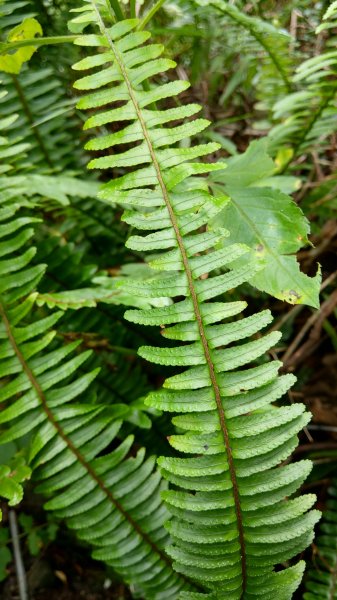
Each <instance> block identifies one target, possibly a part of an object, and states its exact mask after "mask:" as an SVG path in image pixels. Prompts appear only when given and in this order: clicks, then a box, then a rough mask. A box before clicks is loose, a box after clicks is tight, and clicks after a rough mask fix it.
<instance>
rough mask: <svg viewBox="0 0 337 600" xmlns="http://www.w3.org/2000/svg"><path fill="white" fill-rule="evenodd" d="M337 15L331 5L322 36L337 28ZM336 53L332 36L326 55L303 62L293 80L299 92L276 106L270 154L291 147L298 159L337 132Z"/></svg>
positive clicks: (328, 42)
mask: <svg viewBox="0 0 337 600" xmlns="http://www.w3.org/2000/svg"><path fill="white" fill-rule="evenodd" d="M336 13H337V11H336V7H335V8H334V7H333V5H331V7H330V9H328V11H327V12H326V14H325V15H324V17H323V22H322V24H321V25H320V26H319V27H318V28H317V31H316V33H317V34H319V33H321V32H322V31H324V30H330V29H333V27H336V24H337V14H336ZM336 73H337V51H336V37H335V36H334V35H333V34H332V35H331V36H330V37H329V38H328V40H327V43H326V48H325V51H324V52H322V53H320V54H318V55H317V56H313V57H312V58H309V59H307V60H305V61H304V62H302V64H301V65H300V66H299V67H298V68H297V70H296V72H295V75H294V76H293V82H294V84H295V85H296V87H297V91H295V92H293V93H292V94H288V95H287V96H285V98H283V99H281V100H279V101H278V102H276V104H275V106H274V109H273V116H274V119H275V120H276V122H277V124H276V125H275V126H274V127H273V128H272V129H271V131H270V133H269V139H270V145H269V147H270V150H271V151H274V152H276V151H277V150H278V149H279V148H280V146H288V147H290V148H291V150H292V156H294V157H295V158H296V156H299V155H300V154H301V153H303V152H304V153H306V152H308V151H309V150H310V149H312V148H315V149H316V150H318V151H321V150H322V147H323V146H322V142H323V141H324V140H325V139H326V138H327V137H328V136H329V135H332V134H333V133H334V132H335V130H336V110H337V83H336V81H337V79H336Z"/></svg>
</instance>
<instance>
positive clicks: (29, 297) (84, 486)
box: [0, 202, 190, 599]
mask: <svg viewBox="0 0 337 600" xmlns="http://www.w3.org/2000/svg"><path fill="white" fill-rule="evenodd" d="M17 211H18V206H15V205H14V206H13V203H12V202H9V203H8V205H7V206H6V205H5V206H3V208H1V209H0V273H1V275H2V277H1V282H0V315H1V323H0V357H1V361H0V371H1V376H2V380H3V383H2V387H1V390H0V401H1V406H2V410H1V414H0V443H1V444H4V443H7V442H8V441H12V440H16V439H18V438H21V437H22V436H24V435H29V437H30V447H29V452H28V454H29V466H30V467H31V468H32V470H33V480H34V481H35V482H38V486H37V488H36V489H37V491H38V492H41V493H43V494H45V495H46V496H47V497H48V498H49V499H48V501H47V503H46V505H45V507H46V509H47V510H51V511H53V512H54V514H55V515H56V516H57V517H59V518H62V519H65V520H66V522H67V524H68V525H69V526H70V527H71V528H73V529H75V530H76V532H77V535H78V536H79V537H80V538H81V539H82V540H84V541H87V542H89V543H90V544H91V545H93V546H94V548H95V550H94V553H93V555H94V557H95V558H97V559H99V560H104V561H105V562H106V563H107V564H109V565H111V566H113V568H114V569H115V570H116V571H117V572H118V573H120V575H121V576H122V577H123V578H124V579H125V581H127V582H128V583H130V584H132V585H133V586H134V587H135V588H137V589H138V590H139V591H140V593H141V594H142V596H143V597H145V598H149V599H157V598H158V599H159V598H168V599H169V598H172V599H173V598H176V597H177V595H178V593H179V590H180V589H184V588H185V589H188V588H189V587H190V586H189V585H187V584H186V581H185V579H184V578H183V577H181V576H179V575H177V574H176V573H174V571H173V570H172V566H171V562H170V559H169V558H168V557H167V556H166V555H165V553H164V550H163V547H164V545H165V542H166V540H167V532H166V531H165V529H164V528H163V522H164V521H165V520H166V519H167V512H166V509H165V508H164V506H163V504H162V502H161V499H160V491H161V490H162V489H165V484H163V482H162V480H161V477H160V474H159V473H158V472H156V471H154V463H155V459H154V457H150V458H148V457H146V456H145V451H144V449H143V448H141V449H140V450H139V451H138V452H137V454H136V455H135V456H133V448H132V445H133V436H132V435H129V436H127V438H126V439H124V440H123V441H122V440H120V439H119V437H118V432H119V430H120V428H121V425H122V423H123V419H124V418H125V417H127V415H128V414H129V408H128V407H127V406H126V405H125V404H118V403H117V404H115V405H110V406H109V405H108V406H106V405H102V404H101V403H99V402H96V401H95V397H94V390H93V388H92V387H91V383H92V381H93V380H94V378H95V377H96V375H97V369H95V370H90V369H89V370H87V369H86V368H85V366H84V365H85V363H86V361H87V359H88V358H89V357H90V354H91V352H90V351H85V352H80V351H78V349H77V348H78V345H79V340H76V341H74V342H72V343H69V344H68V345H60V344H58V343H57V342H56V340H57V338H56V333H57V332H56V331H55V329H54V326H55V324H56V323H57V321H58V320H59V318H60V317H61V315H62V313H61V312H60V311H59V312H56V313H52V314H47V315H44V314H42V315H41V314H40V312H39V311H36V310H35V309H34V302H35V298H36V294H35V293H34V292H33V290H34V289H35V287H36V285H37V282H38V281H39V279H40V278H41V276H42V275H43V273H44V270H45V267H44V266H43V265H33V266H31V261H32V259H33V257H34V254H35V248H34V247H31V246H30V247H28V249H27V250H26V249H25V246H26V244H27V243H28V242H29V241H30V240H31V239H32V235H33V227H32V225H34V221H35V219H34V218H31V217H29V216H20V215H17V214H16V213H17ZM76 349H77V350H76ZM81 371H82V372H81ZM83 396H84V397H85V402H83V401H81V397H83ZM131 412H132V410H131ZM111 446H112V448H113V449H112V450H111ZM0 484H1V482H0ZM0 494H1V490H0ZM158 587H160V589H161V593H160V594H159V595H158V594H157V589H158Z"/></svg>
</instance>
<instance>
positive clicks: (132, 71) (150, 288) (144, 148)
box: [75, 0, 319, 600]
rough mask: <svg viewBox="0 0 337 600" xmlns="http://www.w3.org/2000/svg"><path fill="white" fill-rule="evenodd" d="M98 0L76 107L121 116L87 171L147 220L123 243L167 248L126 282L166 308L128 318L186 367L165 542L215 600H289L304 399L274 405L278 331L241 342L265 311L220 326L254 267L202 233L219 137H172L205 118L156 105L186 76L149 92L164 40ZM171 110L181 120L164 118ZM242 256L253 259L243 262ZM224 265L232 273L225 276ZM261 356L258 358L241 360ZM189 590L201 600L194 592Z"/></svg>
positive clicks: (303, 512) (280, 387) (302, 501)
mask: <svg viewBox="0 0 337 600" xmlns="http://www.w3.org/2000/svg"><path fill="white" fill-rule="evenodd" d="M104 7H105V4H104V3H103V2H101V1H100V0H90V1H89V2H87V3H86V4H85V6H84V7H83V8H81V9H80V10H81V19H82V23H83V24H84V25H86V24H93V25H96V26H98V32H97V33H91V34H88V35H82V36H80V37H79V38H78V39H77V41H76V43H77V44H79V45H82V46H83V47H91V48H93V49H94V53H93V54H92V55H89V56H88V57H86V58H84V59H83V61H80V62H79V63H77V64H76V65H75V69H76V70H88V69H97V67H98V69H97V70H94V72H93V73H92V74H89V75H85V76H84V77H82V78H81V79H79V80H78V81H77V82H76V84H75V87H76V88H77V89H79V90H83V91H87V92H88V93H87V95H85V96H83V97H82V98H81V99H80V101H79V103H78V105H79V106H80V107H81V108H83V109H92V108H94V109H95V108H96V109H100V110H98V111H97V112H94V113H93V114H92V116H90V117H89V119H88V120H87V122H86V124H85V128H86V129H89V128H95V127H96V126H98V125H101V124H110V123H116V122H119V123H121V128H120V129H118V131H117V132H114V133H108V134H107V135H105V136H102V137H99V138H98V139H94V140H93V141H91V142H89V143H88V148H89V149H91V150H97V149H100V150H102V149H110V148H112V149H113V153H110V154H106V155H103V156H100V157H99V158H95V159H93V160H92V161H91V163H90V165H89V167H90V168H95V167H96V168H99V169H111V168H115V169H116V177H115V178H114V179H112V180H111V181H110V182H109V183H107V184H105V185H104V186H103V189H102V192H101V193H100V196H101V198H102V199H103V200H105V201H106V202H108V203H119V204H122V205H124V206H125V207H126V212H125V213H124V217H123V218H124V219H125V221H126V222H127V223H129V224H132V226H134V227H137V228H138V229H140V230H141V232H142V235H133V236H131V237H130V238H129V240H128V243H127V245H128V247H129V248H132V249H135V250H137V251H138V250H140V251H142V252H146V251H150V252H153V251H155V252H156V253H157V251H159V254H157V256H156V257H155V258H154V260H153V261H152V263H150V264H152V267H153V268H154V269H156V270H157V272H158V276H157V277H156V276H154V277H152V278H150V279H149V280H147V281H146V280H145V281H142V280H134V281H130V282H128V283H127V284H126V286H125V287H126V289H127V290H128V291H130V292H132V293H133V294H139V295H140V296H143V297H146V298H157V297H161V296H168V297H170V298H171V299H172V302H171V304H169V305H168V306H165V307H161V308H154V309H150V310H131V311H127V313H126V318H127V319H128V320H130V321H132V322H135V323H140V324H151V325H160V326H161V327H162V328H163V329H162V333H163V336H164V337H165V338H167V339H169V340H174V341H176V340H177V341H181V342H186V343H184V344H180V345H172V344H173V342H172V344H171V345H170V346H169V347H163V348H162V347H161V348H156V347H153V346H144V347H142V348H141V349H140V351H139V352H140V355H141V356H143V357H144V358H146V359H147V360H150V361H152V362H154V363H157V364H159V365H175V366H179V367H183V368H184V367H188V368H187V370H183V371H182V372H181V373H179V374H178V375H175V376H173V377H170V378H168V379H167V380H166V382H165V384H164V389H163V390H160V391H158V392H154V393H152V394H150V397H149V400H148V402H149V404H150V405H151V406H152V407H155V408H158V409H160V410H165V411H168V412H174V413H180V414H178V415H177V416H175V417H174V419H173V423H174V424H175V425H176V426H177V427H178V429H179V431H180V432H182V433H179V434H175V435H172V436H171V437H170V443H171V445H172V446H173V447H174V448H175V449H176V450H178V451H179V452H182V453H186V454H187V457H186V458H161V459H160V460H159V464H160V467H161V470H162V473H163V475H164V477H165V478H167V479H168V480H169V481H170V482H171V483H172V484H173V485H174V489H170V490H168V491H166V492H165V493H164V496H165V499H166V502H167V505H168V506H169V509H170V512H171V514H172V520H171V522H170V523H169V524H168V525H167V527H168V529H169V532H170V534H171V539H172V545H171V546H170V547H169V548H168V552H169V553H170V555H171V556H172V558H173V560H174V567H175V569H176V570H177V571H178V572H181V573H183V574H184V575H187V576H188V577H191V578H192V579H194V580H196V581H197V582H198V583H199V584H201V585H202V586H204V588H205V589H206V590H208V591H209V592H211V595H209V597H210V598H219V599H221V600H224V598H229V599H230V600H236V599H239V598H245V599H247V600H248V598H257V597H258V598H259V599H262V600H267V599H268V600H269V599H270V598H271V597H275V598H277V599H278V600H283V599H284V600H286V599H289V598H291V595H292V593H293V591H294V590H295V589H296V588H297V586H298V584H299V581H300V580H301V577H302V573H303V563H302V562H300V563H298V564H297V565H295V566H294V567H289V568H286V569H284V570H283V571H281V572H275V571H274V569H273V566H274V565H275V564H276V563H284V562H285V561H288V560H289V559H290V558H292V557H293V556H295V555H296V554H298V553H299V552H300V551H302V550H303V548H305V547H306V546H307V545H308V544H309V543H310V541H311V540H312V537H313V525H314V523H315V522H316V521H317V519H318V517H319V514H318V513H317V511H310V512H308V509H310V508H311V507H312V505H313V503H314V501H315V497H314V496H313V495H306V496H303V497H295V498H292V499H290V500H286V498H287V497H292V496H293V495H294V494H295V492H296V490H297V489H298V487H299V486H300V485H301V483H302V482H303V481H304V479H305V477H306V475H307V474H308V473H309V471H310V469H311V465H310V462H308V461H301V462H298V463H295V464H288V465H286V466H282V467H278V465H279V464H280V463H281V462H283V461H285V460H287V459H288V457H289V455H290V454H291V453H292V451H293V449H294V448H295V446H296V443H297V437H296V434H297V433H298V432H299V431H300V429H301V428H302V427H303V426H304V425H305V424H306V423H307V422H308V420H309V415H308V413H306V412H305V407H304V406H303V405H301V404H296V405H294V406H292V407H289V406H285V407H276V406H274V405H272V404H271V403H272V402H274V401H275V400H277V399H278V398H280V397H281V396H282V395H283V394H284V393H285V391H286V390H287V389H288V388H289V386H290V384H291V383H292V382H293V377H292V376H291V375H288V376H283V377H281V378H278V377H277V371H278V368H279V366H280V363H279V362H277V361H273V362H262V364H261V361H263V360H264V359H262V356H263V355H264V353H265V352H266V350H267V349H268V348H270V347H271V346H272V345H273V344H274V343H275V342H276V341H277V340H278V339H279V334H277V333H276V334H275V333H273V334H271V335H269V336H264V337H259V338H257V339H255V340H254V341H253V342H245V343H243V344H238V343H237V342H239V341H241V340H245V338H247V337H249V336H251V335H255V334H257V333H258V332H259V331H260V330H261V329H262V328H263V327H264V326H266V325H267V324H268V323H269V322H270V320H271V316H270V314H269V312H268V311H266V312H262V313H260V314H257V315H252V316H250V317H247V318H245V319H241V320H234V321H232V322H231V321H226V322H224V323H223V322H222V321H224V320H225V319H226V320H229V319H230V318H232V317H235V316H237V315H238V314H239V313H240V312H241V310H242V309H243V307H244V304H243V303H242V302H225V301H224V300H223V298H222V296H223V294H224V293H226V292H227V291H229V290H231V289H232V288H234V287H236V286H238V285H240V284H241V283H242V282H244V281H246V280H247V279H248V278H249V277H250V276H251V274H252V270H254V268H255V267H254V264H255V263H254V262H252V261H250V260H249V250H248V248H247V247H246V246H244V245H241V244H232V245H231V246H227V247H226V248H225V249H224V248H220V249H218V248H217V242H218V241H219V240H221V239H222V237H223V236H224V235H226V232H224V231H223V230H221V229H219V230H215V231H207V230H205V226H206V225H207V223H208V221H209V219H210V218H211V216H214V215H216V214H217V212H218V211H219V210H220V209H221V206H222V205H223V202H224V201H226V200H224V199H222V200H221V199H217V200H216V199H214V198H213V197H212V196H211V195H210V194H209V192H208V191H207V188H206V186H205V182H204V180H203V179H200V178H198V177H194V176H195V175H198V174H202V173H206V172H209V171H212V170H216V169H222V168H223V166H224V165H223V164H214V163H211V164H206V163H200V162H190V161H194V159H195V158H198V157H201V156H205V155H207V154H208V153H209V152H212V151H214V150H216V148H217V145H216V144H207V145H197V146H193V145H190V146H189V147H185V146H183V147H182V146H179V145H178V146H177V145H175V144H177V143H178V142H180V141H182V140H184V139H186V138H190V137H191V136H193V135H194V134H195V133H196V132H197V131H202V129H203V128H204V127H205V126H206V125H207V122H206V121H205V120H203V119H197V120H194V121H193V120H189V121H186V120H185V118H186V117H192V116H193V115H194V114H196V113H197V112H198V111H199V110H200V107H198V106H196V105H187V106H182V107H180V106H179V107H177V108H173V109H172V108H169V109H162V110H160V109H158V108H155V107H153V102H160V101H161V100H163V99H165V98H171V97H174V96H175V95H176V94H178V93H179V92H180V91H182V90H184V89H185V88H186V82H180V81H175V82H170V83H165V84H163V85H158V84H155V83H153V81H152V82H151V84H150V86H149V89H145V90H144V89H143V87H142V82H143V81H144V80H145V79H146V78H148V77H150V78H152V77H154V76H157V75H158V74H159V73H162V72H163V71H166V70H167V69H169V68H170V67H171V66H173V65H172V61H168V60H166V59H163V58H161V57H160V55H161V48H159V47H158V46H157V45H151V44H149V45H144V42H146V40H148V38H149V34H148V33H147V32H143V31H137V29H136V28H137V24H138V22H137V20H134V19H132V20H126V21H121V22H119V23H118V24H115V25H113V26H111V23H109V22H108V20H107V19H106V16H105V13H104ZM96 31H97V30H96ZM101 49H103V50H101ZM100 67H102V68H100ZM177 120H179V121H180V124H173V126H172V127H169V126H167V125H168V124H169V123H172V122H174V121H177ZM144 165H145V166H144ZM134 167H137V168H136V169H134ZM122 168H123V169H125V168H127V169H128V171H127V172H125V171H124V170H123V171H121V169H122ZM160 251H163V252H160ZM244 255H246V257H247V261H246V264H245V265H244V266H242V267H240V268H236V267H235V261H236V260H237V259H238V258H239V257H240V256H244ZM223 268H226V269H227V272H225V273H223V274H218V272H219V271H218V270H219V269H223ZM219 296H220V298H219ZM216 298H217V300H214V301H213V299H216ZM229 344H231V346H230V347H226V346H228V345H229ZM234 344H235V345H234ZM255 360H258V361H259V363H258V365H257V366H251V367H249V368H246V367H247V365H249V364H250V363H251V362H252V361H255ZM241 367H242V369H241ZM181 597H185V598H189V597H190V598H198V597H199V596H198V594H197V595H195V593H194V592H193V593H191V595H190V594H189V593H188V592H187V593H186V594H184V595H183V596H181Z"/></svg>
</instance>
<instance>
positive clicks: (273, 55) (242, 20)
mask: <svg viewBox="0 0 337 600" xmlns="http://www.w3.org/2000/svg"><path fill="white" fill-rule="evenodd" d="M196 3H197V4H198V5H201V6H205V7H207V10H208V11H209V9H210V7H212V8H215V10H216V13H217V16H220V15H221V17H222V19H223V25H224V27H225V29H224V32H225V33H223V40H226V41H227V43H230V36H233V42H234V43H235V48H237V52H240V55H241V54H243V55H244V56H246V57H247V58H248V60H249V61H251V62H253V61H254V67H255V70H256V76H255V77H254V87H256V90H257V97H258V99H259V100H260V101H262V102H263V103H264V107H265V106H268V107H269V108H271V107H272V105H273V103H275V101H276V100H277V99H278V98H280V97H282V95H284V94H285V93H286V94H289V93H290V92H291V90H292V81H291V73H292V67H293V62H294V60H293V56H292V52H291V36H290V35H289V34H288V33H287V31H285V30H281V29H278V28H277V27H275V26H274V25H272V24H271V23H268V22H267V21H264V20H263V19H261V18H259V17H252V16H250V15H247V14H246V13H245V12H244V11H243V10H240V8H238V7H237V6H235V5H233V4H232V3H230V2H227V1H225V0H212V2H210V3H209V2H208V1H207V0H196ZM234 40H235V41H234Z"/></svg>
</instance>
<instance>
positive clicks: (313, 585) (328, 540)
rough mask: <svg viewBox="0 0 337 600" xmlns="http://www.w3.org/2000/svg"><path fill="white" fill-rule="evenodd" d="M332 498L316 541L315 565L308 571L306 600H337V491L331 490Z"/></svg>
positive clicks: (328, 503) (328, 502) (332, 488)
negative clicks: (324, 599) (336, 599)
mask: <svg viewBox="0 0 337 600" xmlns="http://www.w3.org/2000/svg"><path fill="white" fill-rule="evenodd" d="M329 496H330V498H329V499H328V501H327V505H326V510H325V511H324V512H323V517H322V523H321V525H320V531H319V535H318V536H317V538H316V540H315V546H314V553H313V558H314V563H313V564H312V565H311V567H310V568H309V569H308V574H307V576H308V577H307V581H306V585H305V588H306V592H305V593H304V595H303V599H304V600H320V599H323V598H326V599H328V600H334V599H335V598H337V489H336V487H335V486H333V487H331V488H330V489H329Z"/></svg>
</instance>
